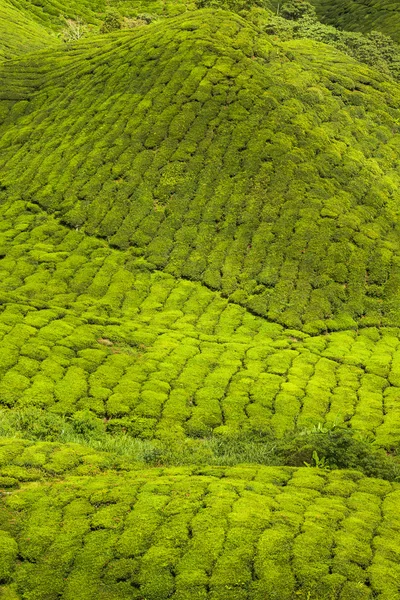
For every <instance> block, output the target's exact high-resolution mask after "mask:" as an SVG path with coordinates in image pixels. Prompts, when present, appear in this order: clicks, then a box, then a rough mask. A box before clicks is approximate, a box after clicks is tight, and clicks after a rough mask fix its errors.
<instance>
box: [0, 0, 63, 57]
mask: <svg viewBox="0 0 400 600" xmlns="http://www.w3.org/2000/svg"><path fill="white" fill-rule="evenodd" d="M54 41H55V40H54V39H53V37H52V36H51V35H50V33H49V31H48V30H47V29H46V28H44V27H43V26H41V25H40V24H38V23H36V22H35V21H33V20H32V19H30V18H29V17H28V16H27V15H26V14H25V13H24V12H23V11H20V10H18V8H16V7H15V6H13V5H12V4H11V3H10V2H9V1H8V0H1V1H0V61H2V60H5V59H10V58H15V57H16V56H19V55H20V54H24V53H26V52H33V51H34V50H38V49H40V48H45V47H46V46H49V45H51V44H53V43H54Z"/></svg>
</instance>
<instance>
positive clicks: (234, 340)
mask: <svg viewBox="0 0 400 600" xmlns="http://www.w3.org/2000/svg"><path fill="white" fill-rule="evenodd" d="M158 285H159V286H160V282H158ZM191 285H193V284H191ZM151 290H152V288H150V295H149V296H148V298H147V299H146V300H145V301H144V302H143V304H146V303H149V302H150V301H151V300H152V298H153V296H152V292H151ZM193 304H194V306H195V307H196V303H193ZM197 306H198V305H197ZM236 309H237V310H236ZM176 312H178V316H179V317H180V318H179V319H177V320H173V319H170V318H163V312H162V311H159V306H156V309H155V311H154V312H153V314H152V311H151V310H149V311H148V313H147V315H146V318H145V319H142V320H141V315H140V314H139V316H138V318H137V320H136V321H135V320H133V319H132V318H131V319H129V320H128V319H126V320H124V319H113V320H112V319H109V320H108V319H105V318H103V319H98V323H96V322H93V321H96V320H95V319H93V318H91V319H85V318H84V317H79V316H78V315H76V314H74V313H73V311H66V310H65V309H60V308H54V307H53V308H47V309H42V310H37V309H34V308H33V307H30V306H29V305H22V304H11V303H10V304H8V305H7V306H6V307H5V308H4V310H3V311H2V312H1V314H0V338H1V344H2V353H1V356H0V398H1V400H0V404H1V405H2V406H3V407H9V408H15V409H18V408H27V407H37V408H40V409H44V410H47V411H50V412H51V413H55V414H59V415H67V416H72V415H75V414H76V413H79V412H80V411H82V410H89V411H91V412H92V413H93V415H95V416H96V417H97V418H98V419H105V422H106V427H107V429H108V430H109V431H121V430H122V431H124V430H125V431H128V432H129V434H131V435H134V436H139V437H141V438H152V437H154V436H156V437H160V438H162V439H166V438H168V437H170V436H171V435H172V436H173V437H174V436H182V435H190V436H200V437H203V436H207V435H209V434H211V433H212V432H214V433H218V434H221V435H228V436H234V435H237V434H238V433H240V432H245V433H252V434H254V433H258V434H263V435H267V434H268V433H269V432H271V431H272V432H273V433H274V434H275V435H276V436H278V437H280V436H282V435H284V434H286V433H287V432H289V431H292V430H294V429H295V428H308V427H312V426H313V425H317V424H318V423H325V422H326V423H330V424H335V423H336V424H339V423H343V422H347V423H348V424H349V425H350V426H351V427H353V428H354V429H356V430H359V431H361V432H364V433H369V434H373V435H375V436H376V439H377V442H378V443H379V444H382V445H385V446H388V447H390V446H392V445H393V444H396V443H397V442H398V440H399V432H400V422H399V419H400V414H399V410H398V399H399V395H400V384H399V364H400V360H399V359H400V353H399V349H398V335H399V333H398V330H397V329H394V328H393V329H381V330H377V329H373V328H366V329H362V330H360V331H359V332H355V331H347V332H336V333H331V334H329V335H324V336H314V337H312V336H303V337H300V336H301V334H300V336H299V337H294V335H293V334H294V333H295V332H285V331H282V330H279V328H274V327H273V326H271V327H270V328H269V331H268V327H267V325H268V324H267V323H266V324H265V326H264V327H263V328H261V329H260V331H259V332H257V331H254V330H253V331H251V330H250V332H251V333H250V334H248V333H246V328H245V327H243V326H239V327H238V330H237V332H235V331H233V332H231V327H232V323H231V321H230V318H233V317H235V312H236V316H237V317H242V316H243V315H242V314H241V313H242V312H243V309H241V308H238V307H235V306H231V305H228V306H227V307H226V308H225V309H224V310H223V311H221V310H219V311H216V312H215V313H214V315H215V317H214V318H215V320H216V321H215V322H216V323H217V325H216V326H215V327H214V332H213V334H210V333H208V334H207V333H204V327H203V324H204V323H205V320H204V315H202V316H201V317H200V318H198V315H196V314H195V313H194V314H193V313H191V312H190V310H187V311H186V312H185V311H184V310H180V311H176ZM206 315H207V312H206ZM171 316H172V317H174V318H175V317H176V314H175V312H174V311H171ZM164 317H168V311H167V312H166V315H164ZM224 319H226V323H227V324H226V326H224ZM252 319H254V321H256V322H257V319H256V318H254V317H252V316H250V317H249V321H250V323H251V321H252ZM146 321H149V324H146ZM245 321H246V319H244V323H245ZM254 321H253V323H254ZM193 323H194V324H195V325H194V326H193ZM239 323H240V321H239ZM254 324H257V323H254ZM274 329H275V330H274ZM241 330H242V331H241ZM268 334H269V335H268ZM267 336H268V337H267Z"/></svg>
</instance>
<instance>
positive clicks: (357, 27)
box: [313, 0, 400, 42]
mask: <svg viewBox="0 0 400 600" xmlns="http://www.w3.org/2000/svg"><path fill="white" fill-rule="evenodd" d="M313 4H315V5H316V7H317V10H318V13H319V15H320V16H321V17H322V18H323V19H324V21H326V22H328V23H330V24H331V25H334V26H335V27H340V29H347V30H350V31H362V32H364V33H367V32H369V31H372V30H377V31H382V32H383V33H385V34H386V35H390V36H391V37H393V39H395V40H396V41H397V42H400V8H399V5H398V3H397V2H395V1H393V0H379V1H378V2H377V1H376V0H350V1H349V0H333V1H332V0H313Z"/></svg>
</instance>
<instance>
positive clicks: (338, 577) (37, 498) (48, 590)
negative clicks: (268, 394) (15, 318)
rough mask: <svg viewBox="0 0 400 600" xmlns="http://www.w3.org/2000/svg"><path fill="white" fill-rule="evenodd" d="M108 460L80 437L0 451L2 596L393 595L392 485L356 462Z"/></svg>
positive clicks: (311, 598)
mask: <svg viewBox="0 0 400 600" xmlns="http://www.w3.org/2000/svg"><path fill="white" fill-rule="evenodd" d="M39 465H40V470H39V469H38V466H39ZM106 465H107V456H106V455H105V454H104V453H103V454H100V453H97V454H96V453H92V454H91V455H88V454H85V453H84V452H83V451H82V449H81V448H79V447H78V446H75V447H72V446H70V447H68V448H67V447H64V448H63V449H60V448H57V446H56V445H51V444H37V445H36V446H35V445H30V444H27V443H23V442H19V441H14V442H12V443H7V444H2V445H1V446H0V477H1V478H2V479H3V480H4V481H6V480H7V481H8V486H10V487H9V488H8V489H9V491H8V493H7V495H6V496H4V498H2V499H1V500H0V507H1V510H0V527H1V528H2V530H0V543H1V548H2V553H1V557H0V567H1V571H0V572H1V579H2V584H0V592H1V593H2V596H3V597H4V598H20V597H35V598H37V599H44V598H48V597H49V596H52V597H55V596H59V597H62V598H65V600H69V599H71V600H72V599H73V600H78V599H79V600H94V599H95V598H102V599H104V600H105V599H111V598H112V599H118V600H125V599H126V600H128V599H129V600H132V599H133V598H137V599H139V598H144V597H146V598H154V599H159V600H164V599H166V598H174V599H175V600H178V599H179V600H189V599H190V600H192V599H194V598H199V599H203V600H209V599H210V600H211V599H213V600H217V599H218V600H260V599H261V598H266V597H268V598H271V599H272V598H276V599H277V600H278V599H279V600H291V599H292V598H293V597H296V598H303V599H304V600H305V599H306V598H307V599H308V600H316V599H318V600H322V599H326V600H330V599H331V598H341V599H343V600H344V599H349V598H363V599H365V600H366V599H368V598H372V597H375V598H379V599H380V600H396V599H397V598H398V597H399V594H398V587H399V560H398V549H397V545H396V542H395V537H396V528H397V523H398V510H399V502H400V496H399V494H400V489H399V486H398V484H390V483H388V482H386V481H382V480H379V479H368V478H365V477H362V476H361V474H360V473H357V472H356V471H352V472H351V471H347V472H346V471H336V472H333V473H326V472H323V471H320V470H314V471H313V470H311V469H305V468H302V469H284V468H281V469H279V468H268V467H254V466H253V467H251V466H248V467H246V466H241V467H234V468H221V467H219V468H209V467H205V468H197V469H193V468H175V469H148V470H143V469H142V470H140V469H136V470H126V468H124V467H120V471H119V472H118V471H108V472H107V471H106V472H105V473H104V471H103V470H104V468H106ZM69 471H70V472H71V471H72V473H74V474H73V475H70V474H69V473H68V472H69ZM102 471H103V473H102ZM18 480H19V481H20V482H21V483H20V489H14V490H13V489H12V486H13V485H14V486H15V485H18ZM27 480H28V481H30V482H34V483H27ZM10 489H11V491H10Z"/></svg>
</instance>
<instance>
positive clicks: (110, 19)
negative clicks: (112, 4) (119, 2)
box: [100, 10, 122, 33]
mask: <svg viewBox="0 0 400 600" xmlns="http://www.w3.org/2000/svg"><path fill="white" fill-rule="evenodd" d="M121 26H122V20H121V17H120V15H119V13H118V12H117V11H116V10H109V11H108V12H107V13H106V16H105V18H104V21H103V25H102V26H101V29H100V32H101V33H110V32H111V31H118V29H121Z"/></svg>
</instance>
